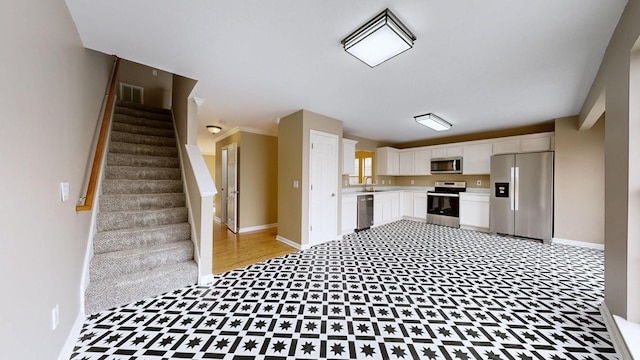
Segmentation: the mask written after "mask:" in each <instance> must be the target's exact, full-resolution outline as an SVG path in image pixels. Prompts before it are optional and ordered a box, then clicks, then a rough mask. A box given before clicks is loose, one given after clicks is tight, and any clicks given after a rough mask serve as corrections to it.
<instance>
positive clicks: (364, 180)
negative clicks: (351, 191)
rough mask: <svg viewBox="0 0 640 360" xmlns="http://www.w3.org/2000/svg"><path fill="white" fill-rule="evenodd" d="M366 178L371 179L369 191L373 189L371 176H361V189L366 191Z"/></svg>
mask: <svg viewBox="0 0 640 360" xmlns="http://www.w3.org/2000/svg"><path fill="white" fill-rule="evenodd" d="M367 179H369V180H371V183H372V184H371V191H373V178H372V177H371V176H365V177H363V178H362V191H367Z"/></svg>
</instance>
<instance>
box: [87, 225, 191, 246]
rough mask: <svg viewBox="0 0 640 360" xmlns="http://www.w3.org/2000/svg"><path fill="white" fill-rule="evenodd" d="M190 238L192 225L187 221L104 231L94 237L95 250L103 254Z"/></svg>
mask: <svg viewBox="0 0 640 360" xmlns="http://www.w3.org/2000/svg"><path fill="white" fill-rule="evenodd" d="M189 239H191V225H189V223H186V222H184V223H179V224H169V225H161V226H155V227H150V228H141V229H122V230H112V231H103V232H99V233H97V234H96V235H95V236H94V238H93V252H94V254H102V253H106V252H110V251H122V250H130V249H139V248H143V247H145V246H154V245H158V244H166V243H170V242H174V241H181V240H189Z"/></svg>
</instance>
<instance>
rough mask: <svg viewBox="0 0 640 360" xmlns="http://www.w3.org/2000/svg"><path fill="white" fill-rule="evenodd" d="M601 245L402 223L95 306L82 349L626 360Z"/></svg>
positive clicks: (197, 354) (214, 355)
mask: <svg viewBox="0 0 640 360" xmlns="http://www.w3.org/2000/svg"><path fill="white" fill-rule="evenodd" d="M603 290H604V265H603V253H602V251H598V250H592V249H585V248H578V247H572V246H565V245H545V244H540V243H538V242H534V241H528V240H523V239H512V238H507V237H501V236H494V235H489V234H483V233H478V232H474V231H465V230H459V229H452V228H447V227H442V226H437V225H428V224H424V223H418V222H412V221H398V222H395V223H392V224H388V225H385V226H381V227H377V228H374V229H371V230H368V231H363V232H360V233H357V234H351V235H348V236H346V237H345V239H343V240H339V241H332V242H329V243H325V244H322V245H319V246H315V247H313V248H312V249H309V250H306V251H302V252H298V253H294V254H290V255H287V256H284V257H280V258H276V259H272V260H269V261H266V262H263V263H259V264H256V265H252V266H249V267H247V268H244V269H239V270H235V271H231V272H228V273H226V274H223V275H220V276H217V277H216V279H215V281H214V283H213V285H211V286H192V287H187V288H183V289H179V290H176V291H174V292H172V293H168V294H165V295H163V296H159V297H157V298H152V299H146V300H143V301H139V302H137V303H133V304H130V305H127V306H123V307H120V308H117V309H113V310H109V311H104V312H101V313H97V314H93V315H91V316H90V317H88V319H87V320H86V323H85V324H84V326H83V329H82V331H81V334H80V338H79V339H78V342H77V345H76V347H75V350H74V353H73V355H72V356H71V358H72V359H179V358H186V359H463V360H464V359H505V360H506V359H517V360H521V359H616V358H617V357H616V354H615V352H614V349H613V346H612V344H611V341H610V338H609V335H608V334H607V331H606V328H605V326H604V324H603V320H602V317H601V316H600V313H599V311H598V306H599V304H600V303H601V302H602V296H603Z"/></svg>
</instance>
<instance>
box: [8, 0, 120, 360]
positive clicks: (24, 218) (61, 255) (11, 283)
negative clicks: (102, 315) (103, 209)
mask: <svg viewBox="0 0 640 360" xmlns="http://www.w3.org/2000/svg"><path fill="white" fill-rule="evenodd" d="M0 44H2V50H1V51H0V69H1V70H0V164H1V165H0V166H1V167H0V169H2V170H1V171H2V176H0V194H1V199H2V200H1V205H0V284H2V300H0V301H1V307H0V309H1V310H0V353H1V354H2V355H0V357H2V358H3V359H53V358H56V357H57V356H58V354H59V352H60V350H61V348H62V346H63V344H64V342H65V340H66V338H67V336H68V334H69V332H70V329H71V327H72V325H73V323H74V321H75V320H76V318H77V316H78V314H79V313H80V291H81V290H80V288H81V283H80V278H81V274H82V268H83V267H82V266H83V260H84V254H85V250H86V244H87V236H88V232H89V223H90V218H89V213H88V212H86V213H76V211H75V205H76V202H77V201H78V198H79V197H80V189H81V187H82V185H83V182H84V177H85V172H86V169H87V163H88V157H89V153H90V146H91V141H92V136H93V134H94V130H95V127H96V124H97V121H98V115H99V114H98V113H99V111H100V107H101V103H102V99H103V96H104V92H105V89H106V87H107V81H108V77H109V74H110V72H111V66H112V59H111V57H109V56H106V55H104V54H99V53H96V52H93V51H90V50H86V49H84V48H83V47H82V44H81V42H80V38H79V36H78V34H77V31H76V28H75V25H74V23H73V21H72V19H71V16H70V15H69V11H68V9H67V7H66V6H65V3H64V1H60V0H23V1H3V2H1V3H0ZM61 181H68V182H69V183H70V185H71V197H70V200H69V201H67V202H65V203H63V202H61V201H60V182H61ZM56 304H59V307H60V324H59V326H58V328H57V330H55V331H52V330H51V310H52V308H53V307H54V306H55V305H56Z"/></svg>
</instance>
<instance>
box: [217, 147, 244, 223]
mask: <svg viewBox="0 0 640 360" xmlns="http://www.w3.org/2000/svg"><path fill="white" fill-rule="evenodd" d="M220 156H221V159H220V162H221V169H220V170H221V172H220V177H221V180H222V191H221V193H222V194H221V195H220V197H221V204H220V205H221V214H220V215H221V216H220V220H221V221H222V222H223V223H225V224H226V225H227V228H228V229H229V230H231V231H232V232H234V233H236V232H238V195H239V194H240V192H239V191H238V143H232V144H229V145H227V146H225V147H223V148H222V154H221V155H220Z"/></svg>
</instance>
